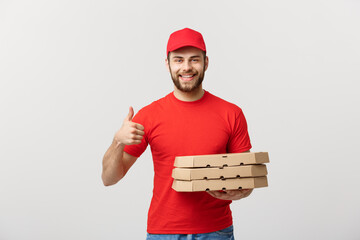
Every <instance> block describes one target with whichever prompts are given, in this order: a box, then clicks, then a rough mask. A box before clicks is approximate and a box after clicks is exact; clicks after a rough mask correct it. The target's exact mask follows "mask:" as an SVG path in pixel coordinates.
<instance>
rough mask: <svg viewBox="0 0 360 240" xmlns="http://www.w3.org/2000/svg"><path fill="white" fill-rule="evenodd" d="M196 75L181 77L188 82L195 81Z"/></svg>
mask: <svg viewBox="0 0 360 240" xmlns="http://www.w3.org/2000/svg"><path fill="white" fill-rule="evenodd" d="M195 75H196V74H192V75H179V76H180V78H181V80H183V81H185V82H188V81H191V80H193V79H194V77H195Z"/></svg>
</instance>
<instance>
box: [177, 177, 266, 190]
mask: <svg viewBox="0 0 360 240" xmlns="http://www.w3.org/2000/svg"><path fill="white" fill-rule="evenodd" d="M267 186H268V182H267V177H266V176H264V177H255V178H228V179H208V180H205V179H203V180H192V181H184V180H176V179H174V182H173V185H172V188H173V189H174V190H175V191H177V192H200V191H215V190H234V189H248V188H261V187H267Z"/></svg>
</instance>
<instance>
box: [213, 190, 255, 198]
mask: <svg viewBox="0 0 360 240" xmlns="http://www.w3.org/2000/svg"><path fill="white" fill-rule="evenodd" d="M252 191H253V189H241V190H225V191H209V192H208V193H209V194H210V195H211V196H213V197H214V198H218V199H222V200H239V199H242V198H246V197H248V196H249V195H250V194H251V192H252Z"/></svg>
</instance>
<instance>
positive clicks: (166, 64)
mask: <svg viewBox="0 0 360 240" xmlns="http://www.w3.org/2000/svg"><path fill="white" fill-rule="evenodd" d="M165 67H166V69H167V70H168V71H169V72H170V66H169V60H168V59H167V58H166V59H165Z"/></svg>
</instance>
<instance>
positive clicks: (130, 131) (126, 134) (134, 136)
mask: <svg viewBox="0 0 360 240" xmlns="http://www.w3.org/2000/svg"><path fill="white" fill-rule="evenodd" d="M133 117H134V109H133V108H132V107H130V108H129V113H128V115H127V116H126V118H125V119H124V121H123V124H122V126H121V128H120V129H119V130H118V131H117V132H116V133H115V136H114V140H115V141H116V142H117V143H118V144H121V145H134V144H139V143H141V139H142V138H143V136H144V134H145V133H144V126H143V125H141V124H139V123H134V122H132V118H133Z"/></svg>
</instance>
